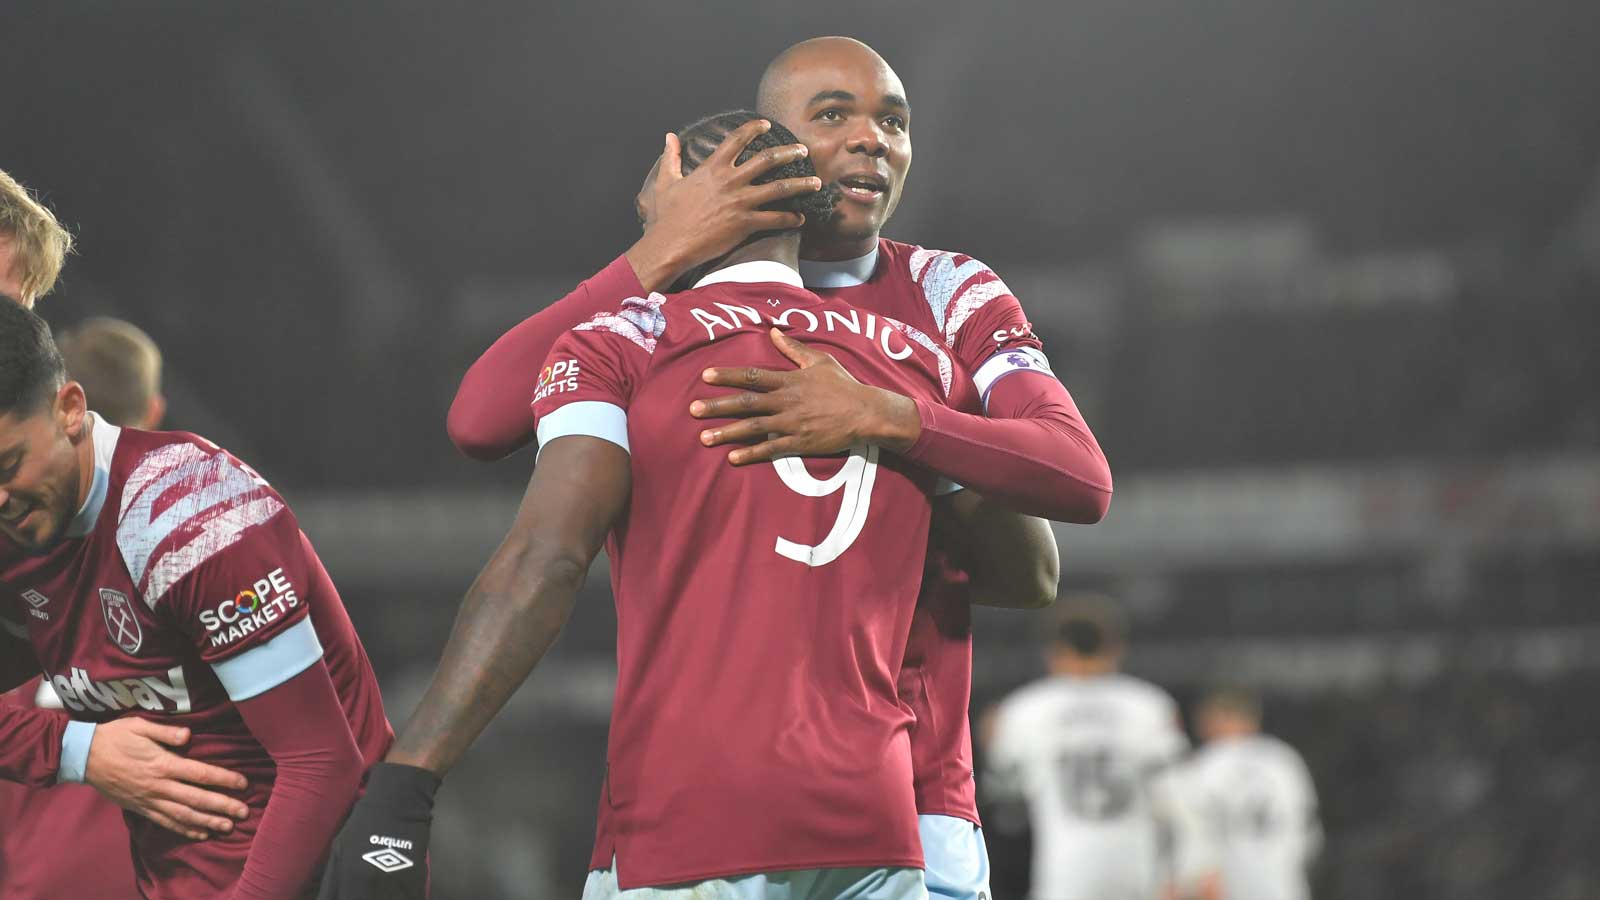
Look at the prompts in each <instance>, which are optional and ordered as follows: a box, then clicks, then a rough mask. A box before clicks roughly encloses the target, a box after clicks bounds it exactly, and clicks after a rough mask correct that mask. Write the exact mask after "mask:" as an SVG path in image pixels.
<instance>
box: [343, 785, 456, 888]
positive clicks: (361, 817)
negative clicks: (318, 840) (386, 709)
mask: <svg viewBox="0 0 1600 900" xmlns="http://www.w3.org/2000/svg"><path fill="white" fill-rule="evenodd" d="M438 790H439V777H438V776H437V775H435V774H433V773H432V772H429V771H428V770H426V769H419V768H416V767H415V766H403V765H398V764H396V763H378V764H377V765H376V766H373V767H372V771H371V773H370V774H369V775H368V776H367V790H366V793H365V794H363V795H362V797H361V799H360V800H358V801H356V805H355V808H354V809H353V810H351V811H350V818H349V819H347V820H345V823H344V827H343V828H341V829H340V830H339V836H338V837H336V838H334V840H333V852H332V853H331V854H330V855H329V857H328V867H327V868H326V869H324V870H323V873H322V890H321V891H320V892H319V893H318V894H317V900H426V897H427V896H428V830H429V827H430V826H431V825H432V824H433V795H434V794H435V793H436V792H437V791H438Z"/></svg>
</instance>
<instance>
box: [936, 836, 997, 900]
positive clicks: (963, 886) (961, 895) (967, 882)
mask: <svg viewBox="0 0 1600 900" xmlns="http://www.w3.org/2000/svg"><path fill="white" fill-rule="evenodd" d="M917 826H918V830H920V831H921V832H922V858H923V861H924V863H925V864H926V865H927V867H928V869H927V884H928V895H929V896H930V897H939V898H945V897H949V898H952V900H994V892H993V891H991V890H989V848H988V847H987V846H985V845H984V843H983V829H982V828H979V827H978V826H976V825H974V824H972V823H971V822H968V821H967V820H966V819H958V818H956V817H955V816H917Z"/></svg>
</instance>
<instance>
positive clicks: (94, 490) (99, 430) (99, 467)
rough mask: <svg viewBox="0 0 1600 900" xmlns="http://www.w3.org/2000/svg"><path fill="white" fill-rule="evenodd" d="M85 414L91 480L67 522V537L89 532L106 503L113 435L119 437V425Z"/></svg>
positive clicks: (120, 434) (114, 447) (113, 442)
mask: <svg viewBox="0 0 1600 900" xmlns="http://www.w3.org/2000/svg"><path fill="white" fill-rule="evenodd" d="M89 415H90V416H91V417H92V419H93V424H92V425H91V426H90V428H89V440H90V441H92V442H93V443H94V481H93V482H92V483H91V484H90V485H89V496H88V497H86V498H84V501H83V506H82V507H81V508H80V509H79V510H78V514H77V515H75V516H73V517H72V521H71V522H69V523H67V537H69V538H81V537H83V536H84V535H86V534H88V533H89V532H91V531H93V530H94V523H95V522H98V521H99V520H100V510H101V509H103V508H104V507H105V505H106V492H107V491H108V490H110V488H111V457H112V455H113V454H115V453H116V452H117V438H119V437H121V436H122V429H121V428H118V427H117V426H115V425H113V424H111V423H110V422H107V421H106V420H105V419H103V418H101V417H100V416H98V415H96V414H95V413H89Z"/></svg>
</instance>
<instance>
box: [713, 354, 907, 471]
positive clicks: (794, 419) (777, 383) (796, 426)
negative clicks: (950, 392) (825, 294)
mask: <svg viewBox="0 0 1600 900" xmlns="http://www.w3.org/2000/svg"><path fill="white" fill-rule="evenodd" d="M771 338H772V342H773V343H774V344H775V345H776V346H777V347H778V349H779V350H780V351H782V352H783V354H784V355H785V356H787V357H788V358H789V359H790V361H792V362H793V363H794V364H795V365H796V366H798V367H799V368H797V369H794V370H792V371H788V372H779V371H774V370H772V369H761V368H756V367H754V366H741V367H738V368H720V367H713V368H710V369H707V370H706V371H705V372H704V373H703V374H702V376H701V377H702V380H704V381H705V383H706V384H712V385H717V386H720V387H730V388H737V389H739V390H738V391H737V393H733V394H725V395H723V396H720V397H709V398H706V399H703V400H696V401H694V402H693V403H691V404H689V414H690V415H692V416H694V417H695V418H697V419H738V420H739V421H736V422H732V423H729V424H726V425H714V426H711V427H708V428H706V429H705V430H703V431H701V432H700V442H701V443H702V444H704V445H705V446H707V447H716V446H720V445H722V444H748V445H750V446H746V447H740V448H739V449H736V450H734V451H732V452H730V453H729V454H728V461H729V462H731V463H733V464H734V465H736V466H745V465H750V464H752V463H759V462H766V461H768V460H772V459H776V458H778V457H780V456H821V455H825V454H829V453H839V452H842V451H845V450H849V449H850V448H852V447H854V446H856V445H857V444H860V443H864V442H867V443H876V444H879V445H880V446H883V447H886V448H887V449H890V450H904V449H906V448H908V447H909V446H910V445H911V444H912V443H914V442H915V440H916V435H917V432H918V430H919V429H920V427H921V426H920V423H919V420H918V417H917V410H916V404H915V403H913V402H912V401H911V400H910V399H909V398H907V397H903V396H901V395H899V394H896V393H894V392H892V391H886V390H883V389H881V388H876V387H872V386H870V385H865V384H862V383H861V382H859V381H857V380H856V379H855V378H854V377H852V376H851V375H850V373H849V372H847V371H845V368H844V366H841V365H839V361H838V360H836V359H834V358H833V357H832V356H831V355H829V354H827V353H824V352H822V351H820V350H815V349H812V348H810V347H807V346H806V345H805V344H802V343H801V342H799V341H796V340H794V339H792V338H789V337H787V336H786V335H784V334H783V333H782V332H780V331H779V330H778V329H776V328H774V329H772V330H771Z"/></svg>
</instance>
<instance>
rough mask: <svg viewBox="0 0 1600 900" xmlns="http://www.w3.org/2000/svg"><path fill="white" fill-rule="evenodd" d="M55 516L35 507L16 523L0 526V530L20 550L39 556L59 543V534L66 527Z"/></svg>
mask: <svg viewBox="0 0 1600 900" xmlns="http://www.w3.org/2000/svg"><path fill="white" fill-rule="evenodd" d="M64 524H65V523H63V522H61V521H60V520H59V518H58V517H57V516H53V515H51V514H50V511H49V510H46V509H44V508H42V507H41V508H36V509H34V510H33V511H31V512H29V513H28V514H27V515H26V516H23V517H22V519H21V520H20V521H18V522H16V523H8V524H6V525H5V526H3V527H0V531H3V532H4V533H5V536H6V537H8V538H10V539H11V542H12V543H13V544H16V545H17V547H18V548H19V549H21V550H22V552H24V553H27V554H30V555H33V556H40V555H43V554H45V553H48V552H50V549H51V548H52V547H54V546H55V545H56V544H57V543H60V540H61V535H62V533H63V532H64V531H66V528H65V527H64Z"/></svg>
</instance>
